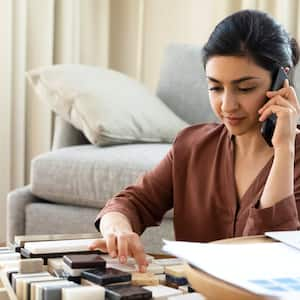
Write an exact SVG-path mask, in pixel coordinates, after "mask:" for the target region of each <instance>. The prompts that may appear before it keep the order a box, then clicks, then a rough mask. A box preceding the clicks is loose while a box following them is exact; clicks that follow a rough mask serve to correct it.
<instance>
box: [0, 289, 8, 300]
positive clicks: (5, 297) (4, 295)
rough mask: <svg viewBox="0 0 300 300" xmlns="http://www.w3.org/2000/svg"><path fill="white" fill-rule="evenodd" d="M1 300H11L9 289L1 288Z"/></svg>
mask: <svg viewBox="0 0 300 300" xmlns="http://www.w3.org/2000/svg"><path fill="white" fill-rule="evenodd" d="M0 300H10V297H9V294H8V292H7V290H6V289H4V288H0Z"/></svg>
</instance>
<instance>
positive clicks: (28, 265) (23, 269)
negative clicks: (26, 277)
mask: <svg viewBox="0 0 300 300" xmlns="http://www.w3.org/2000/svg"><path fill="white" fill-rule="evenodd" d="M19 264H20V273H21V274H28V273H40V272H43V271H44V270H43V265H44V261H43V260H42V259H41V258H29V259H21V260H20V261H19Z"/></svg>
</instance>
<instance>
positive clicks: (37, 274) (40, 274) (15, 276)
mask: <svg viewBox="0 0 300 300" xmlns="http://www.w3.org/2000/svg"><path fill="white" fill-rule="evenodd" d="M49 275H50V273H48V272H42V273H32V274H20V273H16V274H12V278H11V285H12V288H13V290H14V291H16V281H17V279H19V278H29V277H41V276H49Z"/></svg>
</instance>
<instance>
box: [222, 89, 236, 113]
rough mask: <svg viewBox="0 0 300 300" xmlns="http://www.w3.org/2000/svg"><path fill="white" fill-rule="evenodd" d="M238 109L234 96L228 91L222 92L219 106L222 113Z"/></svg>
mask: <svg viewBox="0 0 300 300" xmlns="http://www.w3.org/2000/svg"><path fill="white" fill-rule="evenodd" d="M238 108H239V102H238V100H237V99H236V96H235V95H234V94H233V93H231V92H229V91H224V93H223V95H222V105H221V109H222V111H224V112H231V111H234V110H236V109H238Z"/></svg>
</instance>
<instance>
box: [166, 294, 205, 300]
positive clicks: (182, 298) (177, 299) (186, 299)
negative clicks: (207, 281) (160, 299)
mask: <svg viewBox="0 0 300 300" xmlns="http://www.w3.org/2000/svg"><path fill="white" fill-rule="evenodd" d="M168 300H205V297H204V296H202V295H201V294H199V293H189V294H184V295H179V296H172V297H169V298H168Z"/></svg>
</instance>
